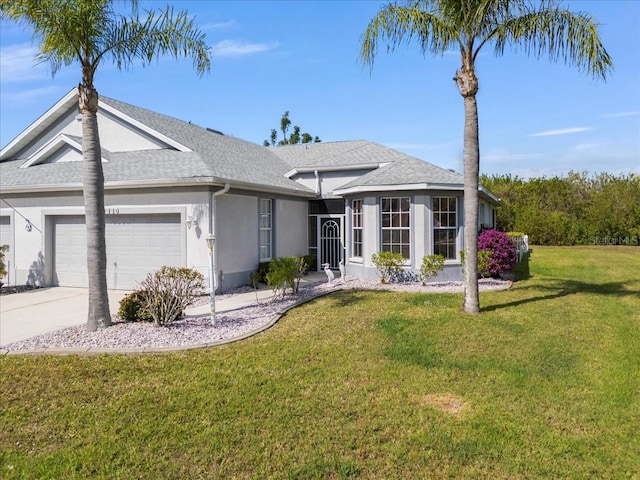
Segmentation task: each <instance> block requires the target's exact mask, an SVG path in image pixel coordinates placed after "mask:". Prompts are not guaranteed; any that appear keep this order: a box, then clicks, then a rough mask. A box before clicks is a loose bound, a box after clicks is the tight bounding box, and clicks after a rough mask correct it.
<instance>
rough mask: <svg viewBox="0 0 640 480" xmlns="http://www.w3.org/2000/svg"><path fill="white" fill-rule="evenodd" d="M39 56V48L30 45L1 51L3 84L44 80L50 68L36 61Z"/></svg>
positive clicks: (15, 46)
mask: <svg viewBox="0 0 640 480" xmlns="http://www.w3.org/2000/svg"><path fill="white" fill-rule="evenodd" d="M37 54H38V48H37V47H35V46H33V45H31V44H28V43H20V44H16V45H9V46H7V47H2V48H1V49H0V80H1V81H2V83H5V84H8V83H19V82H24V81H29V80H37V79H42V78H44V76H45V75H46V74H47V71H48V69H49V67H48V66H47V64H45V63H38V62H37V61H36V60H35V56H36V55H37Z"/></svg>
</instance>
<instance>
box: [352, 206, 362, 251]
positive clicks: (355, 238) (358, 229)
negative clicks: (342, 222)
mask: <svg viewBox="0 0 640 480" xmlns="http://www.w3.org/2000/svg"><path fill="white" fill-rule="evenodd" d="M362 235H363V227H362V200H352V201H351V254H352V256H354V257H362V239H363V237H362Z"/></svg>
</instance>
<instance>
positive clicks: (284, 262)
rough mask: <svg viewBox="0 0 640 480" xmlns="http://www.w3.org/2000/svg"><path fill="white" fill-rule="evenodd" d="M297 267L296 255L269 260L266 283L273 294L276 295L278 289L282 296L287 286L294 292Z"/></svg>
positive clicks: (298, 265)
mask: <svg viewBox="0 0 640 480" xmlns="http://www.w3.org/2000/svg"><path fill="white" fill-rule="evenodd" d="M299 268H300V264H299V260H298V258H296V257H278V258H274V259H273V260H271V264H270V265H269V273H267V285H268V286H269V288H271V290H273V295H274V296H277V295H278V293H279V292H280V291H282V296H284V294H285V292H286V290H287V288H290V289H291V290H293V291H294V292H295V290H296V283H295V279H296V275H297V274H298V271H299Z"/></svg>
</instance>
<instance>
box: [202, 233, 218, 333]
mask: <svg viewBox="0 0 640 480" xmlns="http://www.w3.org/2000/svg"><path fill="white" fill-rule="evenodd" d="M205 240H206V242H207V249H208V250H209V304H210V306H211V315H210V320H211V325H215V324H216V287H215V278H216V277H215V275H216V264H215V256H214V255H213V247H214V245H215V243H216V237H215V235H213V234H212V233H209V234H208V235H207V236H206V237H205Z"/></svg>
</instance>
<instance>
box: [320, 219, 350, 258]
mask: <svg viewBox="0 0 640 480" xmlns="http://www.w3.org/2000/svg"><path fill="white" fill-rule="evenodd" d="M318 221H319V223H320V225H319V228H318V235H319V242H318V245H319V246H320V265H319V266H320V268H322V266H323V265H324V264H325V263H328V264H329V268H331V269H332V270H333V269H337V268H338V262H340V260H342V259H343V258H342V257H343V252H344V243H343V241H342V217H319V219H318Z"/></svg>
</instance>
